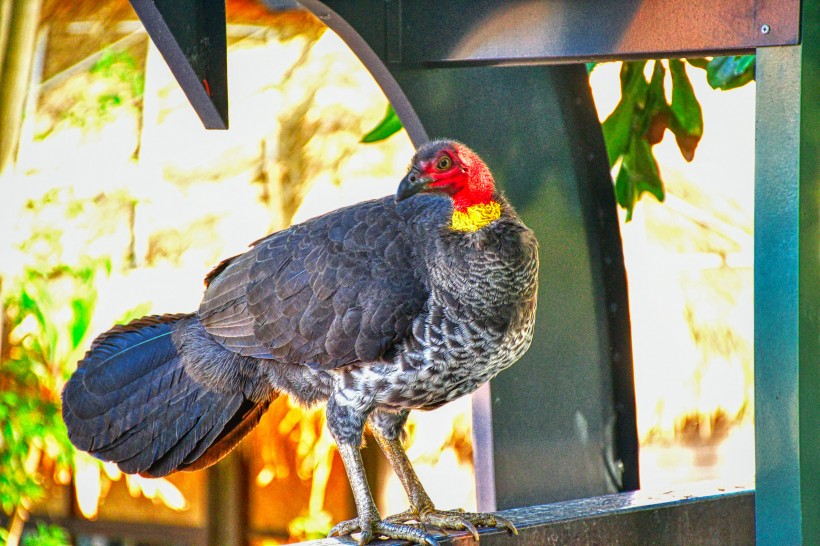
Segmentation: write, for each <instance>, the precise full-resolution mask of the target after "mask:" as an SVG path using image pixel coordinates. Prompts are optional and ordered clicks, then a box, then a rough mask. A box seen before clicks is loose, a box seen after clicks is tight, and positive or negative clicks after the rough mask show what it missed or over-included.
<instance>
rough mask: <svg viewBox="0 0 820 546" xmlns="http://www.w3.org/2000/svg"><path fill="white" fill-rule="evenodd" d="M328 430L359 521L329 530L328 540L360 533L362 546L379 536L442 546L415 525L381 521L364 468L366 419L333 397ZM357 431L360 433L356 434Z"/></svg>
mask: <svg viewBox="0 0 820 546" xmlns="http://www.w3.org/2000/svg"><path fill="white" fill-rule="evenodd" d="M327 414H328V427H329V428H330V431H331V433H332V434H333V436H334V438H335V439H336V445H337V446H338V448H339V454H340V455H341V457H342V462H343V463H344V466H345V471H346V472H347V478H348V480H349V481H350V487H351V489H352V490H353V498H354V500H355V502H356V512H357V513H358V514H359V517H358V518H356V519H351V520H347V521H343V522H341V523H339V524H337V525H336V526H334V527H333V529H331V530H330V534H329V535H328V536H334V535H349V534H351V533H356V532H359V533H361V535H360V537H359V545H360V546H361V545H364V544H367V543H368V542H370V541H371V540H373V539H374V538H376V537H379V536H385V537H388V538H392V539H398V540H409V541H410V542H413V543H415V544H421V545H424V546H439V545H438V542H437V541H436V539H435V538H433V537H432V536H430V535H428V534H427V533H425V532H424V531H422V530H421V529H418V528H417V527H414V526H412V525H405V524H403V523H401V522H392V521H382V519H381V516H380V515H379V511H378V509H377V508H376V503H375V502H373V495H372V494H371V493H370V487H369V486H368V484H367V478H366V477H365V473H364V465H363V464H362V455H361V453H360V451H359V446H360V445H361V442H362V431H363V429H364V420H365V417H364V416H359V415H356V414H355V412H354V411H353V410H352V408H349V407H340V406H339V405H338V404H336V403H335V402H334V400H333V397H331V399H330V401H328V406H327ZM356 430H358V433H356Z"/></svg>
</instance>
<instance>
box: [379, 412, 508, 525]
mask: <svg viewBox="0 0 820 546" xmlns="http://www.w3.org/2000/svg"><path fill="white" fill-rule="evenodd" d="M407 414H408V412H406V411H404V412H400V413H390V412H385V411H378V410H377V411H375V412H373V413H372V414H371V415H370V428H371V430H372V431H373V436H374V437H375V438H376V442H377V443H378V444H379V447H380V448H381V449H382V451H383V452H384V455H385V456H386V457H387V460H388V461H389V462H390V466H392V467H393V470H394V471H395V472H396V475H397V476H398V477H399V480H400V481H401V483H402V485H403V486H404V490H405V491H406V492H407V498H408V499H409V500H410V509H409V510H407V511H406V512H402V513H401V514H396V515H394V516H390V517H388V518H385V520H384V521H388V522H391V523H406V522H408V521H418V522H419V523H422V524H427V525H434V526H436V527H439V528H441V529H454V530H464V529H466V530H468V531H470V533H472V535H473V537H474V538H475V540H478V530H477V529H476V526H489V527H497V526H500V527H504V528H506V529H507V530H509V531H510V532H511V533H513V534H516V535H517V534H518V530H517V529H516V528H515V525H513V523H512V522H511V521H509V520H507V519H505V518H502V517H501V516H497V515H495V514H489V513H480V512H479V513H475V512H465V511H464V510H460V509H459V510H437V509H436V508H435V506H433V501H432V500H430V496H429V495H428V494H427V492H426V491H425V490H424V487H423V486H422V485H421V481H420V480H419V478H418V476H417V475H416V471H415V470H413V466H412V464H411V463H410V459H409V458H408V457H407V453H406V452H405V451H404V447H403V446H402V445H401V436H402V434H403V430H404V423H405V421H406V420H407Z"/></svg>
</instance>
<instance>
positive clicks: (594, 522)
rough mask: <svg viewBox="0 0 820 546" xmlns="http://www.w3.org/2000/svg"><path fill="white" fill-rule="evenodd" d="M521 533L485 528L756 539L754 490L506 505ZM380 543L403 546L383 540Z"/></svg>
mask: <svg viewBox="0 0 820 546" xmlns="http://www.w3.org/2000/svg"><path fill="white" fill-rule="evenodd" d="M499 514H501V515H503V516H504V517H506V518H508V519H509V520H510V521H512V522H513V523H515V525H516V526H517V527H518V530H519V536H517V537H516V536H512V535H509V534H508V533H507V532H505V531H503V530H499V529H481V530H480V531H481V546H502V545H503V546H536V545H537V546H546V545H558V544H560V545H573V544H578V545H581V544H585V545H586V544H608V545H609V544H676V545H680V546H685V545H689V544H691V545H698V546H708V545H715V546H718V545H720V546H727V545H729V546H731V545H738V546H748V545H749V544H754V536H755V527H754V492H753V491H752V490H751V489H748V488H745V487H734V488H720V489H718V488H715V487H698V486H693V487H691V488H688V489H685V490H678V491H666V492H660V493H653V492H646V491H633V492H629V493H620V494H616V495H605V496H602V497H592V498H588V499H579V500H572V501H565V502H556V503H553V504H544V505H540V506H528V507H524V508H513V509H510V510H504V511H502V512H499ZM439 542H440V544H441V546H447V545H451V546H454V545H460V544H472V537H470V535H469V534H468V533H466V532H459V533H453V534H452V535H451V536H449V537H443V536H441V538H440V539H439ZM351 544H357V543H356V541H355V540H353V539H351V538H349V537H344V538H328V539H323V540H316V541H310V542H303V543H302V545H303V546H342V545H345V546H349V545H351ZM374 544H378V546H399V545H404V544H406V543H404V542H401V541H392V540H391V541H381V542H378V543H374Z"/></svg>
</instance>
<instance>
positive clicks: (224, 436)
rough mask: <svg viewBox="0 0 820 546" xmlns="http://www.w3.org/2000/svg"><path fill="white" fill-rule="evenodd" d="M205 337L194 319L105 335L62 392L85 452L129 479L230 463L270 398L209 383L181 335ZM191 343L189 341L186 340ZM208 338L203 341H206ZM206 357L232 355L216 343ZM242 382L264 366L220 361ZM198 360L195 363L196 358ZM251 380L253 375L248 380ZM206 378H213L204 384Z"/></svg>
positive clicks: (153, 320)
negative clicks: (250, 371)
mask: <svg viewBox="0 0 820 546" xmlns="http://www.w3.org/2000/svg"><path fill="white" fill-rule="evenodd" d="M189 331H192V332H194V334H195V335H197V332H201V335H199V337H200V338H203V336H206V335H207V334H205V333H204V330H202V328H201V325H200V324H199V321H198V320H197V319H196V317H194V316H193V315H191V314H184V315H163V316H150V317H143V318H141V319H138V320H135V321H133V322H131V323H130V324H128V325H125V326H116V327H114V328H113V329H111V330H109V331H108V332H106V333H104V334H102V335H100V336H99V337H98V338H97V339H96V340H94V343H93V344H92V346H91V349H90V350H89V351H88V353H87V354H86V355H85V358H84V359H83V360H82V361H81V362H80V363H79V365H78V368H77V371H76V372H74V375H73V376H72V377H71V379H70V380H69V381H68V383H67V384H66V386H65V388H64V389H63V419H64V421H65V423H66V426H67V428H68V437H69V438H70V439H71V441H72V442H73V443H74V445H75V446H77V447H78V448H79V449H82V450H84V451H88V452H90V453H91V454H92V455H94V456H96V457H98V458H100V459H103V460H105V461H113V462H115V463H117V465H118V466H119V467H120V469H121V470H123V471H124V472H126V473H129V474H142V475H145V476H151V477H159V476H165V475H166V474H169V473H171V472H174V471H176V470H197V469H200V468H205V467H206V466H210V465H211V464H214V463H215V462H216V461H218V460H219V459H221V458H222V457H224V456H225V455H226V454H227V453H228V452H229V451H230V450H231V449H233V447H234V446H236V444H238V443H239V441H240V440H241V439H242V438H243V437H244V436H245V435H246V434H247V433H248V432H249V431H250V430H251V429H252V428H253V427H254V426H256V424H257V423H258V422H259V419H260V418H261V417H262V414H263V413H264V412H265V410H267V407H268V404H269V403H270V400H271V397H270V396H269V395H268V393H269V391H264V392H263V393H262V394H261V395H260V394H259V393H260V389H259V388H257V389H256V391H257V392H255V393H252V392H249V389H248V388H247V386H243V385H242V384H241V382H240V383H238V384H237V382H236V381H235V382H234V384H233V385H231V384H230V383H229V382H222V383H218V382H217V383H214V382H211V383H210V384H209V382H208V381H207V380H206V381H203V377H202V373H197V370H196V369H195V368H196V366H194V369H193V370H192V366H191V360H192V359H191V358H190V357H189V355H187V354H186V355H185V356H183V355H181V354H180V352H181V351H182V352H183V353H186V351H187V350H188V349H187V348H185V347H183V349H182V350H180V348H179V347H180V346H181V344H180V341H179V339H180V336H182V337H185V336H186V335H187V334H188V332H189ZM188 337H190V335H189V336H188ZM203 339H205V338H203ZM202 343H206V344H213V347H208V351H210V353H209V354H208V356H215V357H216V361H217V362H216V364H218V363H219V357H220V354H219V353H218V351H222V352H224V353H228V352H227V351H226V350H225V349H223V348H222V347H221V346H218V345H217V344H216V343H215V342H214V341H213V340H210V338H207V339H206V340H205V341H203V342H202ZM221 356H222V360H223V361H225V362H227V363H228V364H227V365H228V366H231V365H233V366H234V368H235V369H234V370H231V369H230V367H228V368H226V369H225V370H224V372H225V373H226V375H230V374H231V373H233V375H234V376H235V377H239V376H240V375H241V372H243V371H245V370H244V369H239V370H238V372H237V369H236V368H237V366H239V367H240V368H241V367H242V366H245V368H247V367H248V366H250V365H253V366H255V365H256V364H257V363H258V362H257V361H253V362H240V361H238V360H237V359H238V358H246V359H247V357H238V355H233V354H232V353H230V354H227V355H221ZM194 360H195V359H194ZM246 375H247V374H246ZM205 379H207V377H206V378H205Z"/></svg>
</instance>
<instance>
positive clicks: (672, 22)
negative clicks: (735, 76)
mask: <svg viewBox="0 0 820 546" xmlns="http://www.w3.org/2000/svg"><path fill="white" fill-rule="evenodd" d="M799 8H800V2H799V0H781V1H775V0H694V1H691V2H681V1H679V0H643V1H641V0H611V1H608V2H604V1H600V2H591V1H578V0H553V1H547V0H517V1H511V2H495V1H492V0H475V1H471V2H446V3H444V2H438V1H435V0H419V1H414V2H402V3H401V18H400V21H401V28H400V29H393V31H394V32H400V33H401V43H402V48H403V58H402V61H403V62H404V63H409V64H437V63H446V62H468V63H472V62H478V63H489V64H516V63H530V62H541V61H549V62H567V61H579V60H593V59H606V58H629V57H666V56H677V57H680V56H687V55H691V54H695V53H697V54H699V55H704V54H719V53H723V54H726V53H731V52H740V51H751V50H753V49H754V48H756V47H759V46H769V45H788V44H796V43H797V42H798V40H799V22H800V21H799ZM397 20H398V19H397ZM764 25H765V26H764Z"/></svg>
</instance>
